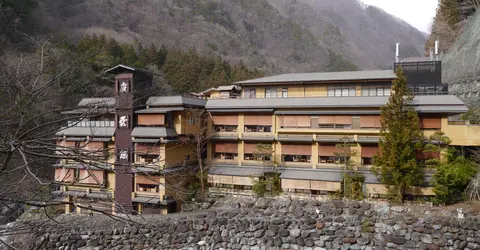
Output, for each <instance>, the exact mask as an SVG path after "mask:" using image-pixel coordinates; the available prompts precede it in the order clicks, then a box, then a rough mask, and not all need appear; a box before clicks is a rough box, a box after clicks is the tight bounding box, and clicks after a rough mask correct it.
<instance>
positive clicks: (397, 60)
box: [395, 43, 400, 63]
mask: <svg viewBox="0 0 480 250" xmlns="http://www.w3.org/2000/svg"><path fill="white" fill-rule="evenodd" d="M395 47H396V49H395V62H396V63H398V62H399V60H400V56H399V47H400V43H397V44H396V46H395Z"/></svg>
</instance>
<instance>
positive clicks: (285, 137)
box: [277, 134, 313, 142]
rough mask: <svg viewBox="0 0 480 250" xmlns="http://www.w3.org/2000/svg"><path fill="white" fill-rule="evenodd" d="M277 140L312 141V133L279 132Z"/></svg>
mask: <svg viewBox="0 0 480 250" xmlns="http://www.w3.org/2000/svg"><path fill="white" fill-rule="evenodd" d="M277 141H279V142H313V136H312V135H295V134H293V135H292V134H279V135H278V138H277Z"/></svg>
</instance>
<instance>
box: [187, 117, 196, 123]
mask: <svg viewBox="0 0 480 250" xmlns="http://www.w3.org/2000/svg"><path fill="white" fill-rule="evenodd" d="M188 123H190V124H195V119H194V117H193V116H189V117H188Z"/></svg>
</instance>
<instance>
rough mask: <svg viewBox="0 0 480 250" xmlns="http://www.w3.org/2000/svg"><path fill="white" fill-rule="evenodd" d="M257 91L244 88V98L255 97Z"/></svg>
mask: <svg viewBox="0 0 480 250" xmlns="http://www.w3.org/2000/svg"><path fill="white" fill-rule="evenodd" d="M256 97H257V91H256V89H245V98H256Z"/></svg>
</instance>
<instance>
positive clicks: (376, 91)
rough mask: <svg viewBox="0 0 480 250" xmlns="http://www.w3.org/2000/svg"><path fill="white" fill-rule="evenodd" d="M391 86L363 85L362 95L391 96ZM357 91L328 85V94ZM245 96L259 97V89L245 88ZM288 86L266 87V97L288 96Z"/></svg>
mask: <svg viewBox="0 0 480 250" xmlns="http://www.w3.org/2000/svg"><path fill="white" fill-rule="evenodd" d="M390 92H391V91H390V87H362V92H361V95H362V96H389V95H390ZM356 95H357V91H356V88H355V87H354V86H352V87H328V91H327V96H329V97H340V96H356ZM244 97H245V98H257V91H256V89H254V88H247V89H245V90H244ZM287 97H288V89H287V88H266V89H265V95H264V98H287Z"/></svg>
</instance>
